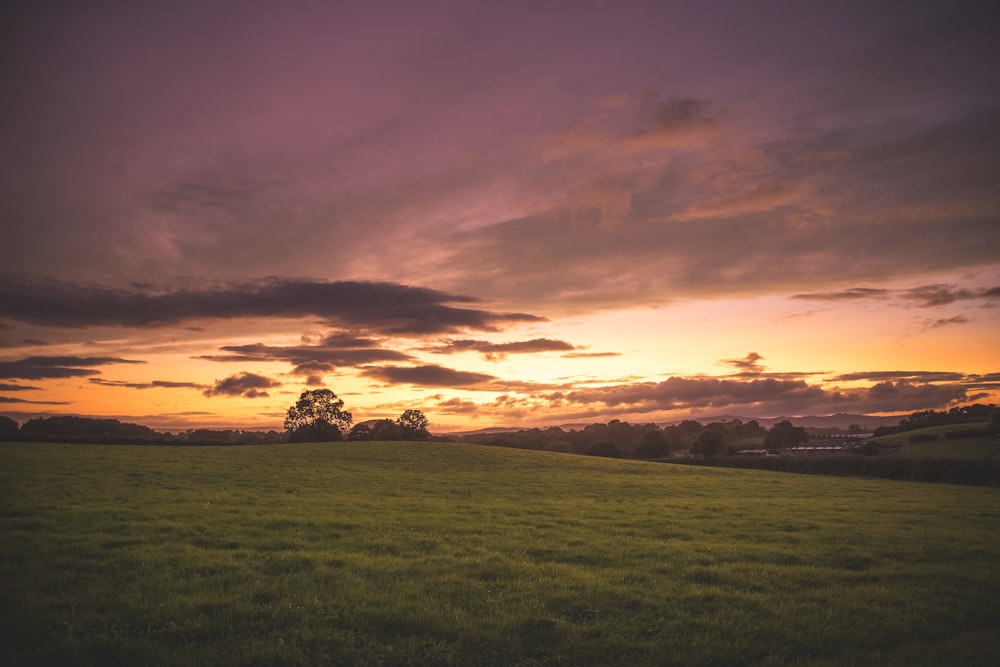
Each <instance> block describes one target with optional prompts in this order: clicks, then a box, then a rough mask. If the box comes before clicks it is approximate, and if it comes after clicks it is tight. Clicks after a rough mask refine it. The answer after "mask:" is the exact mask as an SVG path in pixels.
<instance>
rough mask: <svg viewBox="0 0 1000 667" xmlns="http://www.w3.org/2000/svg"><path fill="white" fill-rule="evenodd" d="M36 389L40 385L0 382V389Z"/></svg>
mask: <svg viewBox="0 0 1000 667" xmlns="http://www.w3.org/2000/svg"><path fill="white" fill-rule="evenodd" d="M38 389H40V387H32V386H29V385H23V384H6V383H4V382H0V391H36V390H38Z"/></svg>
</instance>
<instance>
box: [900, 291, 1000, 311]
mask: <svg viewBox="0 0 1000 667" xmlns="http://www.w3.org/2000/svg"><path fill="white" fill-rule="evenodd" d="M997 295H1000V288H997V287H994V288H991V289H985V290H971V289H965V288H956V287H954V286H951V285H923V286H921V287H914V288H913V289H909V290H906V291H904V292H903V293H902V296H903V298H905V299H908V300H911V301H916V302H917V304H918V305H919V306H920V307H921V308H932V307H934V306H947V305H949V304H952V303H955V302H956V301H968V300H970V299H990V298H995V297H996V296H997Z"/></svg>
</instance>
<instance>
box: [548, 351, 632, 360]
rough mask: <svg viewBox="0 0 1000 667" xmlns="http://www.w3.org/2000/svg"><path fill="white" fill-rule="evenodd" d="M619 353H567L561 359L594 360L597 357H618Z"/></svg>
mask: <svg viewBox="0 0 1000 667" xmlns="http://www.w3.org/2000/svg"><path fill="white" fill-rule="evenodd" d="M620 356H622V353H621V352H567V353H566V354H564V355H562V357H563V359H592V358H594V359H596V358H599V357H620Z"/></svg>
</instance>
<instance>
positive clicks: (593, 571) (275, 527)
mask: <svg viewBox="0 0 1000 667" xmlns="http://www.w3.org/2000/svg"><path fill="white" fill-rule="evenodd" d="M0 461H2V466H0V535H2V542H0V584H2V587H0V663H2V664H5V665H50V664H64V665H109V664H128V665H325V664H331V665H337V664H343V665H851V664H857V665H952V664H954V665H979V664H983V665H985V664H993V661H994V660H995V659H996V656H997V655H1000V631H998V628H1000V567H998V566H997V563H1000V537H998V536H1000V489H997V488H981V487H971V486H955V485H948V484H919V483H912V482H895V481H889V480H868V479H852V478H839V477H818V476H809V475H794V474H788V473H775V472H764V471H754V470H736V469H725V468H709V467H699V466H679V465H671V464H664V463H646V462H638V461H624V460H613V459H601V458H594V457H583V456H573V455H568V454H555V453H548V452H535V451H523V450H514V449H503V448H490V447H479V446H474V445H456V444H447V443H405V442H392V443H378V442H376V443H373V442H357V443H331V444H295V445H260V446H234V447H154V446H101V445H86V446H83V445H56V444H26V443H2V444H0Z"/></svg>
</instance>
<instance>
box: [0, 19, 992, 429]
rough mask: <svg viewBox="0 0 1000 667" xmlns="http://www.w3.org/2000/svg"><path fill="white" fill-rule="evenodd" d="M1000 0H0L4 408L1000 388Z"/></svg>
mask: <svg viewBox="0 0 1000 667" xmlns="http://www.w3.org/2000/svg"><path fill="white" fill-rule="evenodd" d="M996 6H997V5H996V3H995V1H990V2H972V1H963V0H948V1H941V2H921V1H919V0H917V1H913V0H909V1H906V2H903V1H891V2H879V1H877V0H865V1H860V0H841V1H839V2H803V1H801V0H787V1H785V0H762V1H759V2H744V1H742V0H731V1H724V0H698V1H693V0H692V1H687V0H680V1H668V0H659V1H656V2H629V1H627V0H619V1H618V2H613V3H612V2H586V1H581V2H541V1H537V0H535V1H532V2H517V1H514V0H505V1H503V2H474V1H468V0H466V1H461V2H442V1H437V0H435V1H430V2H366V3H361V2H320V1H316V2H298V1H291V2H280V3H279V2H262V1H254V0H240V1H239V2H213V1H211V0H202V1H198V2H191V1H186V0H177V1H172V2H103V1H101V0H97V1H95V2H79V3H73V2H57V1H54V0H53V1H46V0H41V1H38V2H30V3H27V2H25V3H5V4H4V6H3V8H2V9H0V51H2V55H0V80H2V85H3V103H2V104H0V233H2V236H0V414H4V415H8V416H11V417H13V418H15V419H17V420H18V421H19V422H23V421H25V420H26V419H29V418H31V417H35V416H43V415H56V414H73V415H84V416H94V417H114V418H117V419H122V420H124V421H132V422H138V423H142V424H145V425H148V426H151V427H153V428H156V429H159V430H178V429H184V428H192V427H203V426H207V427H212V428H223V427H241V428H254V429H257V428H277V429H280V428H281V423H282V420H283V417H284V414H285V411H286V409H287V408H288V406H289V405H290V404H291V403H293V402H294V400H295V399H296V398H297V397H298V395H299V393H300V392H301V391H303V390H304V389H309V388H317V387H328V388H330V389H332V390H334V391H335V392H336V393H337V394H338V395H339V396H340V397H341V398H343V399H344V401H345V404H346V408H347V409H349V410H350V411H351V412H353V414H354V418H355V421H364V420H367V419H376V418H384V417H390V418H395V417H397V416H398V415H399V414H400V413H402V412H403V411H404V410H406V409H408V408H416V409H420V410H423V411H424V412H425V414H426V415H427V416H428V418H429V419H430V421H431V425H430V428H431V430H432V431H434V432H447V431H455V430H471V429H478V428H486V427H492V426H518V427H520V426H545V425H559V424H579V423H591V422H606V421H608V420H610V419H614V418H618V419H623V420H627V421H630V422H639V423H645V422H651V421H656V422H666V421H673V420H677V419H682V418H695V419H698V418H704V417H710V416H715V415H744V416H750V417H776V416H796V415H822V414H832V413H839V412H850V413H868V414H899V413H909V412H912V411H915V410H921V409H946V408H949V407H952V406H956V405H963V404H969V403H975V402H980V403H996V402H1000V335H998V334H1000V39H997V25H1000V23H998V18H1000V16H998V14H1000V12H998V11H997V10H996Z"/></svg>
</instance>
